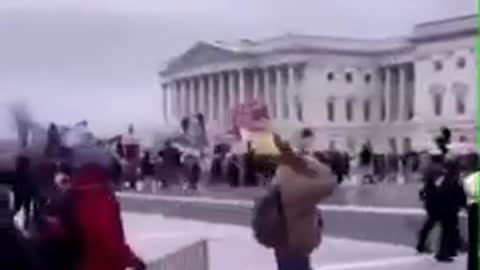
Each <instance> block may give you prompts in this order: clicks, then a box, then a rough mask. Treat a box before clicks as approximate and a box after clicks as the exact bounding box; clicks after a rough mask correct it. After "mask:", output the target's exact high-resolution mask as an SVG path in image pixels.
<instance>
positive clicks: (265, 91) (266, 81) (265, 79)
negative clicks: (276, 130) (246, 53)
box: [262, 68, 273, 117]
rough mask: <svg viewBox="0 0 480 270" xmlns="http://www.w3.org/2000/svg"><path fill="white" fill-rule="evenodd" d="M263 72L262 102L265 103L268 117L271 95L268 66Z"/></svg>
mask: <svg viewBox="0 0 480 270" xmlns="http://www.w3.org/2000/svg"><path fill="white" fill-rule="evenodd" d="M262 72H263V94H264V102H265V104H266V105H267V108H268V113H269V114H270V117H272V115H273V113H272V102H271V99H272V95H271V86H270V72H269V70H268V68H264V69H263V70H262Z"/></svg>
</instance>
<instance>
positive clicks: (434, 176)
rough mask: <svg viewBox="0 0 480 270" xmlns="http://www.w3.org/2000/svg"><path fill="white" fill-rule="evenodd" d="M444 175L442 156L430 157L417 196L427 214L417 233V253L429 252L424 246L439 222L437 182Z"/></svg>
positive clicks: (438, 184)
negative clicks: (422, 184)
mask: <svg viewBox="0 0 480 270" xmlns="http://www.w3.org/2000/svg"><path fill="white" fill-rule="evenodd" d="M444 175H445V171H444V169H443V158H442V156H441V155H434V156H432V157H431V161H430V163H429V165H428V166H427V167H426V168H425V171H424V172H423V182H424V186H423V188H422V189H421V191H420V194H419V195H420V199H421V200H422V201H423V203H424V207H425V210H426V213H427V219H426V220H425V223H424V224H423V227H422V229H421V230H420V232H419V237H418V242H417V246H416V249H417V251H418V252H419V253H429V252H431V250H430V248H429V247H427V246H426V244H427V238H428V235H429V234H430V232H431V231H432V229H433V228H434V227H435V225H436V224H437V223H439V222H440V220H441V209H440V208H439V205H440V200H441V197H440V192H439V186H440V184H441V183H439V182H440V181H443V178H444Z"/></svg>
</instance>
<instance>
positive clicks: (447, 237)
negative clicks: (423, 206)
mask: <svg viewBox="0 0 480 270" xmlns="http://www.w3.org/2000/svg"><path fill="white" fill-rule="evenodd" d="M437 224H440V225H441V236H440V247H439V250H438V252H437V256H438V257H452V256H453V255H454V254H455V251H456V249H457V243H458V239H457V227H458V216H457V215H456V214H453V213H452V214H442V215H440V214H434V213H432V212H427V220H426V221H425V223H424V224H423V227H422V229H421V230H420V233H419V238H418V243H417V249H418V250H425V248H426V243H427V239H428V236H429V234H430V232H431V231H432V229H433V228H434V227H435V225H437Z"/></svg>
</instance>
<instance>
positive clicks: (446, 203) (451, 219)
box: [435, 160, 466, 262]
mask: <svg viewBox="0 0 480 270" xmlns="http://www.w3.org/2000/svg"><path fill="white" fill-rule="evenodd" d="M438 204H439V205H438V208H439V209H441V211H440V212H439V213H440V223H441V225H442V234H441V241H440V248H439V250H438V252H437V254H436V256H435V258H436V259H437V260H438V261H441V262H451V261H453V257H455V256H456V255H457V252H458V249H459V248H460V243H461V236H460V230H459V228H458V223H459V220H458V214H459V212H460V210H461V208H463V207H464V206H465V204H466V196H465V193H464V192H463V188H462V185H461V183H460V167H459V164H458V162H457V160H447V161H446V162H445V176H444V180H443V182H442V183H441V185H440V187H439V201H438Z"/></svg>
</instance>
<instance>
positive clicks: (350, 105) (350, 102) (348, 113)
mask: <svg viewBox="0 0 480 270" xmlns="http://www.w3.org/2000/svg"><path fill="white" fill-rule="evenodd" d="M345 114H346V116H347V121H348V122H351V121H352V120H353V99H351V98H349V99H347V102H346V103H345Z"/></svg>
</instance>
